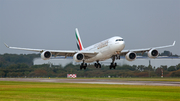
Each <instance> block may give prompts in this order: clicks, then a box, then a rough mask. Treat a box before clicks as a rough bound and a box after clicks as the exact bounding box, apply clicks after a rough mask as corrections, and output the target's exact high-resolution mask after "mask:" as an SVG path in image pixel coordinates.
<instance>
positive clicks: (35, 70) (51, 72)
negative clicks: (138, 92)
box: [0, 54, 180, 77]
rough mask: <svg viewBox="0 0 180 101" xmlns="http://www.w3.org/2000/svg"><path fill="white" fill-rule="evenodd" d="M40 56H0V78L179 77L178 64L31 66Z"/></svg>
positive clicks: (179, 69)
mask: <svg viewBox="0 0 180 101" xmlns="http://www.w3.org/2000/svg"><path fill="white" fill-rule="evenodd" d="M39 56H40V54H20V55H17V54H4V55H0V77H67V74H77V77H108V76H111V77H160V76H161V75H162V71H163V76H164V77H180V63H179V64H175V65H174V66H170V67H167V66H163V65H162V66H161V67H156V68H155V67H152V66H151V65H149V66H144V65H138V66H136V65H133V66H130V65H122V66H117V67H116V69H115V70H114V69H111V70H110V69H109V66H104V65H102V67H101V68H98V69H96V68H95V67H94V66H93V65H88V67H87V69H86V70H80V69H79V67H80V65H73V64H68V65H66V66H65V67H62V66H60V65H59V66H51V67H50V66H49V65H48V64H43V65H33V59H34V58H36V57H39Z"/></svg>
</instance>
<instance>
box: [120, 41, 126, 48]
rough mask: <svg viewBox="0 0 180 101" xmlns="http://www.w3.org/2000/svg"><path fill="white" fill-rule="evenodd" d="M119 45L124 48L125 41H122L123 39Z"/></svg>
mask: <svg viewBox="0 0 180 101" xmlns="http://www.w3.org/2000/svg"><path fill="white" fill-rule="evenodd" d="M120 47H122V49H124V47H125V42H124V41H122V42H121V43H120Z"/></svg>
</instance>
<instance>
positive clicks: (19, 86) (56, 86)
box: [0, 81, 180, 101]
mask: <svg viewBox="0 0 180 101" xmlns="http://www.w3.org/2000/svg"><path fill="white" fill-rule="evenodd" d="M0 100H1V101H32V100H33V101H180V87H175V86H145V85H144V86H142V85H141V86H139V85H108V84H71V83H41V82H12V81H0Z"/></svg>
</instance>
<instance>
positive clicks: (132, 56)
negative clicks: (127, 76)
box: [125, 52, 136, 61]
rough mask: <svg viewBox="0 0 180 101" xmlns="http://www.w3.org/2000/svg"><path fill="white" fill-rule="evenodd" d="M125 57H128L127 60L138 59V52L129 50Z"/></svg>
mask: <svg viewBox="0 0 180 101" xmlns="http://www.w3.org/2000/svg"><path fill="white" fill-rule="evenodd" d="M125 57H126V60H128V61H133V60H135V59H136V53H134V52H128V53H127V54H126V56H125Z"/></svg>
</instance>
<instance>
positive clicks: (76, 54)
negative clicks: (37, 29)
mask: <svg viewBox="0 0 180 101" xmlns="http://www.w3.org/2000/svg"><path fill="white" fill-rule="evenodd" d="M75 36H76V41H77V47H78V49H79V50H46V49H32V48H20V47H9V46H8V45H7V44H6V43H4V44H5V46H6V47H7V48H11V49H19V50H26V51H34V52H40V53H41V58H42V59H43V60H48V59H50V58H51V57H52V56H54V57H56V56H64V57H65V58H66V57H73V60H74V61H75V62H82V63H81V65H80V70H82V69H86V67H87V63H91V62H96V63H94V66H95V67H96V68H101V64H100V63H99V61H104V60H106V59H109V58H111V59H112V62H111V64H110V66H109V68H110V69H112V68H113V69H115V68H116V66H117V63H115V60H120V56H125V58H126V60H128V61H133V60H135V59H136V57H137V55H136V53H142V54H143V53H145V52H148V57H149V58H156V57H157V56H158V55H159V53H158V51H157V49H160V48H166V47H172V46H174V45H175V43H176V41H174V42H173V44H172V45H166V46H160V47H152V48H143V49H132V50H123V49H124V48H125V41H124V40H123V38H122V37H119V36H114V37H111V38H109V39H106V40H104V41H101V42H99V43H96V44H94V45H91V46H89V47H87V48H84V47H83V44H82V41H81V38H80V35H79V31H78V29H77V28H76V29H75Z"/></svg>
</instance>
